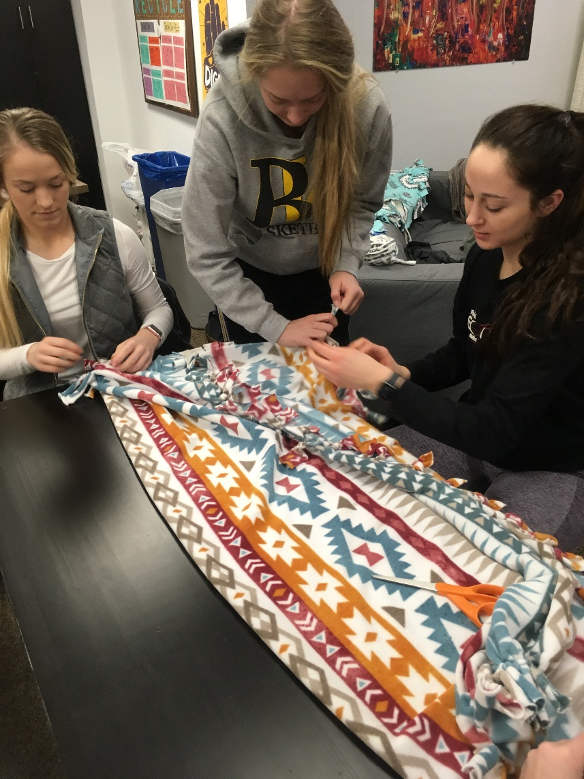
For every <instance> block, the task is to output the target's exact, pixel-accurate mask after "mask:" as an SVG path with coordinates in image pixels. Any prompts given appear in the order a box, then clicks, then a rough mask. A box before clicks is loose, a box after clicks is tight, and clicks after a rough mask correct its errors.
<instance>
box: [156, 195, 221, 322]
mask: <svg viewBox="0 0 585 779" xmlns="http://www.w3.org/2000/svg"><path fill="white" fill-rule="evenodd" d="M184 189H185V187H171V188H170V189H161V190H160V192H156V193H155V194H154V195H152V197H151V198H150V211H151V213H152V216H153V218H154V221H155V222H156V230H157V233H158V241H159V244H160V251H161V255H162V260H163V266H164V269H165V276H166V278H167V281H168V282H169V284H172V286H173V287H174V288H175V292H176V293H177V297H178V298H179V303H180V304H181V306H182V308H183V310H184V312H185V313H186V314H187V318H188V319H189V321H190V322H191V327H195V328H196V329H198V330H203V329H204V328H205V325H206V324H207V317H208V316H209V312H210V311H212V310H213V308H214V304H213V301H212V300H211V298H210V297H209V295H208V294H207V292H205V291H204V290H203V288H202V287H201V285H200V284H199V282H198V281H197V279H196V278H195V277H194V276H193V274H192V273H191V271H190V270H189V268H188V267H187V259H186V257H185V244H184V242H183V227H182V225H181V203H182V201H183V191H184Z"/></svg>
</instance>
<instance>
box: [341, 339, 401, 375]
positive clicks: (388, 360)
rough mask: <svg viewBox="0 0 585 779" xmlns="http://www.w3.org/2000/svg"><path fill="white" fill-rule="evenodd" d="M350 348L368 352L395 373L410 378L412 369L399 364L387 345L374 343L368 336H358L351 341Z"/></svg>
mask: <svg viewBox="0 0 585 779" xmlns="http://www.w3.org/2000/svg"><path fill="white" fill-rule="evenodd" d="M349 348H350V349H357V350H358V352H363V353H364V354H368V355H369V356H370V357H373V358H374V360H376V361H377V362H379V363H380V364H381V365H384V367H386V368H390V369H391V370H392V372H393V373H397V374H398V375H399V376H402V378H404V379H410V371H409V370H408V368H407V367H406V366H404V365H398V363H397V362H396V360H395V359H394V357H392V355H391V354H390V352H389V351H388V349H386V347H385V346H379V345H378V344H373V343H372V342H371V341H368V339H367V338H358V339H357V340H355V341H352V342H351V343H350V345H349Z"/></svg>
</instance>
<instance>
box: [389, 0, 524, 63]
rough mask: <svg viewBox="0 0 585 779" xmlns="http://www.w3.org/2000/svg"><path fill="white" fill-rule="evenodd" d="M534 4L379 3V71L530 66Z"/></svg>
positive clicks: (477, 0) (501, 0) (496, 0)
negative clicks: (513, 63)
mask: <svg viewBox="0 0 585 779" xmlns="http://www.w3.org/2000/svg"><path fill="white" fill-rule="evenodd" d="M534 3H535V0H375V5H374V71H383V70H412V69H414V68H439V67H445V66H450V65H479V64H486V63H492V62H511V61H514V60H527V59H528V56H529V54H530V39H531V36H532V21H533V18H534Z"/></svg>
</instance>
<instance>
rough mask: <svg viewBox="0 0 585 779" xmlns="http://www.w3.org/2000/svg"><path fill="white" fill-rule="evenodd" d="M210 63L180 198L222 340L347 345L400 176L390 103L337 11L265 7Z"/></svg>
mask: <svg viewBox="0 0 585 779" xmlns="http://www.w3.org/2000/svg"><path fill="white" fill-rule="evenodd" d="M214 60H215V64H216V65H217V67H218V70H219V73H220V75H221V78H219V79H218V80H217V81H216V83H215V84H214V85H213V87H212V89H211V90H210V92H209V95H208V96H207V98H206V101H205V104H204V106H203V110H202V112H201V116H200V119H199V122H198V124H197V129H196V133H195V141H194V146H193V155H192V158H191V165H190V167H189V173H188V176H187V182H186V189H185V195H184V199H183V218H182V221H183V230H184V235H185V246H186V253H187V263H188V265H189V269H190V271H191V273H193V275H194V276H195V277H196V278H197V280H198V281H199V283H200V284H201V285H202V287H203V288H204V289H205V290H206V292H207V293H208V294H209V295H210V297H211V298H212V300H213V302H214V303H215V304H216V306H217V307H218V309H219V313H220V320H221V321H222V325H223V337H224V340H233V341H235V342H236V343H249V342H259V341H269V342H272V343H278V344H280V345H282V346H307V345H308V344H310V343H311V342H312V341H313V340H324V339H325V338H326V337H327V336H329V335H332V336H333V337H334V338H336V340H337V341H339V342H340V343H343V344H346V343H347V342H348V340H349V337H348V317H349V315H351V314H352V313H354V311H356V310H357V308H358V307H359V305H360V303H361V301H362V299H363V292H362V289H361V287H360V285H359V283H358V281H357V272H358V269H359V267H360V263H361V261H362V259H363V257H364V256H365V254H366V253H367V251H368V249H369V231H370V229H371V227H372V224H373V221H374V215H375V213H376V211H377V210H378V209H379V208H380V206H381V204H382V201H383V195H384V188H385V184H386V181H387V178H388V173H389V171H390V167H391V155H392V125H391V119H390V112H389V109H388V106H387V104H386V101H385V98H384V95H383V93H382V91H381V89H380V88H379V86H378V85H377V83H376V81H375V80H374V78H373V77H372V76H371V75H369V74H367V73H366V72H365V71H363V70H362V69H361V68H360V67H359V66H357V65H356V63H355V60H354V48H353V42H352V39H351V35H350V32H349V30H348V28H347V26H346V25H345V23H344V21H343V19H342V18H341V16H340V14H339V12H338V11H337V9H336V8H335V6H334V4H333V2H331V0H259V2H258V3H257V5H256V7H255V9H254V13H253V16H252V18H251V20H248V21H246V22H244V23H243V24H241V25H238V26H236V27H233V28H230V29H229V30H226V31H225V32H223V33H222V34H221V35H220V36H219V37H218V39H217V41H216V44H215V48H214ZM336 309H338V311H336ZM334 312H335V313H334Z"/></svg>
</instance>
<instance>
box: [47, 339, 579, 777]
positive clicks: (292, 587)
mask: <svg viewBox="0 0 585 779" xmlns="http://www.w3.org/2000/svg"><path fill="white" fill-rule="evenodd" d="M92 367H93V370H92V371H90V372H89V373H87V374H85V375H84V376H83V377H81V378H80V379H79V381H78V382H77V384H76V385H73V386H71V387H70V388H68V389H67V390H66V391H65V392H64V393H62V398H63V400H64V402H66V403H72V402H75V400H76V399H77V398H78V397H80V396H81V395H83V394H85V393H86V392H88V391H90V392H91V389H92V388H95V389H97V390H99V391H100V392H101V393H102V394H103V396H104V397H105V399H106V404H107V407H108V410H109V412H110V415H111V417H112V420H113V422H114V424H115V427H116V430H117V431H118V433H119V436H120V439H121V441H122V443H123V444H124V446H125V448H126V450H127V452H128V455H129V457H130V459H131V460H132V462H133V464H134V467H135V469H136V472H137V473H138V475H139V477H140V478H141V480H142V482H143V484H144V486H145V488H146V490H147V491H148V493H149V494H150V496H151V497H152V499H153V501H154V502H155V504H156V506H157V507H158V509H159V511H160V513H161V514H162V516H163V517H164V519H165V520H166V521H167V523H168V525H169V527H170V528H171V530H172V531H173V532H174V533H175V534H176V536H177V538H178V539H179V540H180V541H181V543H182V544H183V545H184V547H185V549H186V550H187V551H188V553H189V554H190V555H191V557H192V558H193V560H194V562H195V563H196V564H197V566H198V567H199V568H200V569H201V571H202V572H203V573H204V575H205V576H206V577H207V578H208V579H209V581H210V582H211V583H212V584H213V585H214V586H215V587H216V588H217V589H218V590H219V592H220V593H221V594H222V595H223V597H224V598H225V599H226V600H227V601H228V602H229V603H230V604H231V605H232V606H233V608H234V609H235V610H236V611H237V612H238V614H240V616H241V617H242V618H243V619H245V620H246V622H247V623H248V624H249V625H250V626H251V627H252V628H253V630H255V631H256V633H257V634H258V635H259V636H260V637H261V638H262V639H263V641H264V642H265V643H266V644H267V645H268V647H270V649H271V650H272V651H273V652H274V653H275V654H276V656H277V657H278V658H279V659H280V660H281V661H282V662H283V663H285V664H286V665H287V666H288V667H289V668H290V669H291V670H292V671H293V673H294V674H295V675H296V676H297V677H298V678H299V679H300V680H301V681H302V682H303V683H304V684H305V685H306V686H307V687H308V688H309V690H310V691H311V692H312V693H313V694H314V695H315V696H316V697H317V698H318V699H319V700H320V701H321V702H322V703H323V704H324V705H325V706H327V707H328V708H329V709H330V710H331V711H332V712H333V713H334V714H335V715H336V716H337V717H338V718H339V719H340V720H341V721H342V722H343V723H344V724H345V725H346V726H347V727H348V728H350V730H352V731H353V732H354V733H355V734H356V735H358V736H359V737H360V738H361V739H362V740H363V741H364V742H365V743H366V744H368V745H369V746H370V747H371V748H372V749H373V750H374V751H375V752H377V753H378V754H379V755H381V757H382V758H383V759H384V760H386V761H387V762H388V764H389V765H390V766H392V768H393V769H395V771H397V772H398V773H399V774H400V775H401V776H403V777H406V778H407V779H420V778H423V779H452V778H454V777H462V776H470V777H472V778H473V779H479V778H480V777H490V779H491V778H492V777H496V776H497V777H504V776H505V775H506V773H507V772H508V773H510V774H511V775H513V773H514V770H515V767H517V766H519V765H520V764H521V763H522V762H523V760H524V757H525V755H526V751H527V750H528V749H529V748H530V747H531V746H534V745H535V744H537V743H539V742H540V741H541V740H543V739H545V738H547V739H549V740H557V739H559V738H564V737H568V736H572V735H574V734H576V733H577V732H578V731H579V730H580V729H582V726H583V722H582V716H583V603H582V600H581V599H580V598H579V596H578V595H577V594H576V592H575V591H576V588H579V587H582V586H583V579H582V573H581V571H582V567H583V561H582V559H581V558H575V557H573V556H571V555H564V554H562V553H561V552H560V550H558V549H557V547H556V543H555V542H554V540H551V539H549V538H543V537H539V536H535V535H534V534H533V533H531V532H530V531H529V530H528V529H527V528H526V526H525V525H524V524H523V523H522V521H521V520H520V519H519V518H517V517H514V516H512V515H505V514H504V513H502V511H501V508H502V507H501V505H499V504H495V503H490V502H488V501H487V500H486V499H485V498H483V497H482V496H481V495H478V494H472V493H469V492H467V491H465V490H462V489H460V488H459V487H458V486H457V485H458V484H460V483H461V482H458V481H457V480H456V479H452V480H450V482H447V481H444V480H443V479H442V478H440V477H438V476H437V475H436V474H434V472H433V471H432V470H431V469H430V466H431V465H432V458H429V457H424V456H421V457H420V459H418V460H415V457H414V456H412V455H410V454H409V453H407V452H404V451H403V450H402V449H401V448H400V446H399V445H398V443H397V442H395V441H394V440H393V439H392V438H389V437H387V436H385V435H383V434H381V433H380V432H379V431H378V430H376V429H375V428H373V427H371V426H370V425H369V424H368V423H367V422H366V420H365V419H364V418H363V417H364V411H363V407H362V406H361V403H360V402H359V400H358V398H357V396H356V394H355V393H354V392H353V391H345V393H343V392H342V391H339V392H338V393H336V391H335V388H334V387H333V386H332V385H331V384H330V383H329V382H327V381H326V380H325V379H323V378H322V377H320V376H318V374H316V372H315V370H314V368H313V366H312V365H311V363H310V362H309V361H308V359H307V356H306V352H305V351H304V350H302V349H281V348H280V347H278V346H272V345H269V344H249V345H244V346H235V345H233V344H213V345H212V346H206V347H204V348H201V349H198V350H194V351H191V352H186V353H184V354H181V355H171V356H170V357H164V358H158V359H157V360H156V361H155V362H154V363H153V364H152V366H151V367H150V369H149V370H148V371H145V372H143V373H141V374H137V375H127V374H122V373H120V372H118V371H117V370H115V369H113V368H112V367H111V366H109V365H108V364H101V363H93V364H92ZM338 394H339V396H340V398H341V399H339V398H338ZM418 454H420V453H418ZM444 476H453V477H456V476H457V474H444ZM372 573H377V574H381V575H386V576H396V577H399V578H407V579H410V578H412V579H418V580H425V581H430V582H438V581H445V582H449V583H454V584H459V585H472V584H477V583H480V582H483V583H491V584H499V585H502V586H504V587H506V590H505V592H504V594H503V595H502V596H501V597H500V598H499V600H498V602H497V604H496V607H495V609H494V613H493V616H492V617H491V618H490V619H488V620H487V621H485V622H484V624H483V627H482V628H481V629H477V628H476V627H475V626H474V625H473V624H472V623H471V622H470V621H469V620H468V619H467V617H465V616H464V615H463V614H462V613H461V612H460V611H458V610H457V609H456V607H455V606H454V605H452V604H451V602H450V601H449V600H447V599H446V598H444V597H441V596H438V595H435V594H433V593H432V592H430V591H428V590H419V589H415V588H411V587H406V586H401V585H397V584H392V583H389V582H384V581H381V580H378V579H373V578H372ZM581 594H582V590H581Z"/></svg>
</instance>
